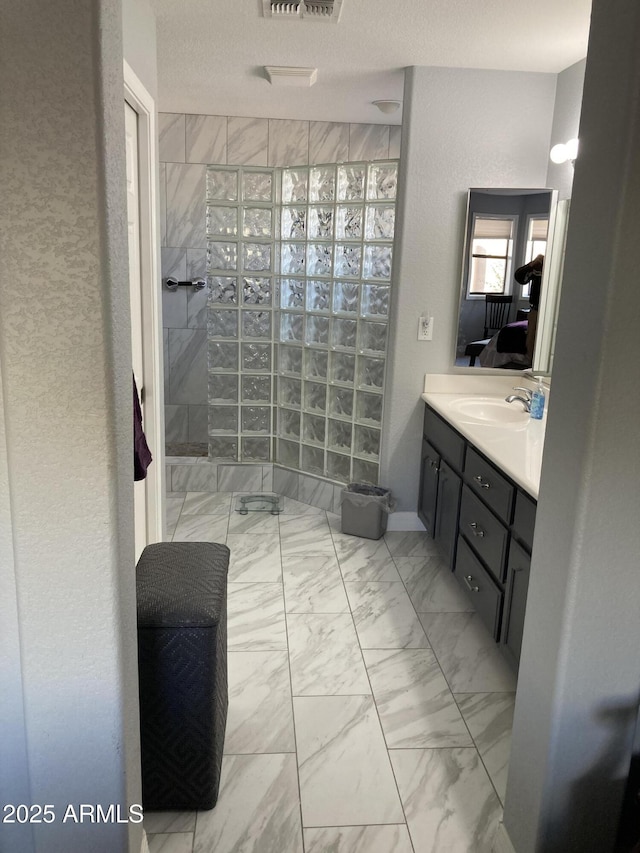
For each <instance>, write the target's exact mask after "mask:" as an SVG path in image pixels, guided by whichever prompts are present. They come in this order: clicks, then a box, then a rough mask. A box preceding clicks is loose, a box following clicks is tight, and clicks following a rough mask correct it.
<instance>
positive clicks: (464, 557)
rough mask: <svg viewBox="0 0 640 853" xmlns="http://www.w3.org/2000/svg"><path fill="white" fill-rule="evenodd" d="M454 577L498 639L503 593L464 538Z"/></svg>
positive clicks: (459, 547) (461, 538) (460, 544)
mask: <svg viewBox="0 0 640 853" xmlns="http://www.w3.org/2000/svg"><path fill="white" fill-rule="evenodd" d="M454 575H455V576H456V578H457V579H458V582H459V583H460V586H461V587H462V588H463V589H464V590H465V591H466V593H467V595H468V596H469V600H470V601H471V603H472V604H473V606H474V607H475V610H476V613H477V614H478V615H479V616H480V618H481V619H482V621H483V622H484V624H485V625H486V626H487V628H488V629H489V631H491V634H492V635H493V637H494V639H497V638H498V631H499V629H500V611H501V608H502V592H501V591H500V590H499V589H498V587H497V586H496V584H495V583H494V582H493V581H492V580H491V578H490V577H489V575H488V573H487V572H486V571H485V570H484V568H483V566H482V564H481V562H480V560H479V559H478V558H477V557H476V555H475V554H474V553H473V551H472V550H471V548H470V547H469V546H468V545H467V543H466V542H465V540H464V539H463V537H462V536H459V537H458V550H457V552H456V567H455V571H454Z"/></svg>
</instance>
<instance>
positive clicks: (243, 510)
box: [235, 494, 284, 515]
mask: <svg viewBox="0 0 640 853" xmlns="http://www.w3.org/2000/svg"><path fill="white" fill-rule="evenodd" d="M235 511H236V512H239V513H240V515H247V514H248V513H250V512H270V513H271V515H280V513H281V512H283V511H284V498H283V497H282V495H268V494H257V495H240V496H239V497H237V498H236V505H235Z"/></svg>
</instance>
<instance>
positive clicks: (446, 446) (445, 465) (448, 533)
mask: <svg viewBox="0 0 640 853" xmlns="http://www.w3.org/2000/svg"><path fill="white" fill-rule="evenodd" d="M464 451H465V442H464V439H463V438H462V436H461V435H460V434H459V433H457V432H456V431H455V430H454V429H453V428H452V427H450V426H449V425H448V424H447V423H446V421H444V420H443V419H442V418H440V416H439V415H436V413H435V412H434V411H433V410H432V409H429V408H427V409H426V411H425V418H424V439H423V442H422V463H421V471H420V496H419V500H418V516H419V517H420V520H421V521H422V523H423V524H424V526H425V527H426V529H427V531H428V533H430V535H431V536H432V537H433V539H434V540H435V541H436V542H437V543H438V545H439V546H440V550H441V552H442V554H443V557H445V559H446V560H447V565H448V566H449V568H453V561H454V557H455V548H456V539H457V536H458V514H459V508H460V494H461V491H462V477H461V473H462V466H463V462H464Z"/></svg>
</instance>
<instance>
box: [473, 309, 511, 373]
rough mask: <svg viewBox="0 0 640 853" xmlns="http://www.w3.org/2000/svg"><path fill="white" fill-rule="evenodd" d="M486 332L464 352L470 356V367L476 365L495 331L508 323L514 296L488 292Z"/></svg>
mask: <svg viewBox="0 0 640 853" xmlns="http://www.w3.org/2000/svg"><path fill="white" fill-rule="evenodd" d="M484 299H485V304H484V332H483V335H484V337H483V339H482V340H481V341H471V342H470V343H468V344H467V346H466V348H465V351H464V354H465V355H468V356H469V367H475V363H476V358H477V357H478V356H479V355H480V353H481V352H482V350H483V349H484V348H485V347H486V346H487V344H488V343H489V341H490V340H491V337H492V334H493V332H497V331H499V330H500V329H501V328H502V327H503V326H505V325H506V322H507V318H508V316H509V308H510V307H511V303H512V302H513V296H504V295H503V294H499V295H498V294H495V293H487V294H486V295H485V297H484Z"/></svg>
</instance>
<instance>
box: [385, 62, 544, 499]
mask: <svg viewBox="0 0 640 853" xmlns="http://www.w3.org/2000/svg"><path fill="white" fill-rule="evenodd" d="M405 80H406V83H405V93H404V125H403V133H402V136H403V138H402V153H401V158H400V189H399V199H400V201H399V211H398V217H399V221H398V224H397V234H398V235H399V239H398V242H397V244H396V256H395V269H394V286H393V288H392V291H393V293H394V298H395V302H394V304H393V306H392V316H391V327H392V336H391V351H390V362H389V368H388V372H387V394H386V396H385V435H384V440H383V447H382V464H381V483H382V484H383V485H385V486H390V487H391V488H392V489H393V491H394V493H396V494H397V496H398V499H399V509H400V510H404V511H412V512H415V510H416V504H417V497H418V480H419V464H418V458H419V448H420V435H421V428H422V404H421V402H420V393H421V391H422V388H423V382H424V374H425V373H428V372H431V373H434V372H435V373H448V372H451V371H453V369H454V368H453V353H454V347H455V340H456V331H457V318H458V299H459V294H460V276H461V269H462V244H463V235H464V221H465V204H466V198H467V190H468V188H469V187H492V186H493V187H536V186H537V187H544V186H545V185H546V180H547V162H548V158H549V139H550V135H551V127H552V120H553V112H554V101H555V92H556V75H555V74H531V73H525V72H509V71H480V70H473V69H461V68H421V67H412V68H410V69H407V71H406V76H405ZM426 311H428V312H429V314H430V315H431V316H433V317H434V332H433V340H432V341H427V342H421V341H418V340H417V324H418V316H419V315H420V313H422V312H426Z"/></svg>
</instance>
